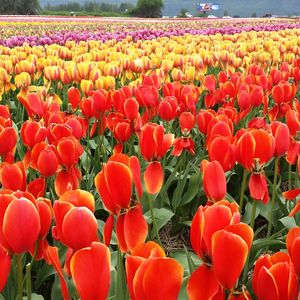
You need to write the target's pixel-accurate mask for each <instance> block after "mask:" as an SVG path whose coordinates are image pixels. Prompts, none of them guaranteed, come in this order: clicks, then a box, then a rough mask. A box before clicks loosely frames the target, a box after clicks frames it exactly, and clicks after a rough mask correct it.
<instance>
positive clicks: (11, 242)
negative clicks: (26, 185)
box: [0, 195, 41, 254]
mask: <svg viewBox="0 0 300 300" xmlns="http://www.w3.org/2000/svg"><path fill="white" fill-rule="evenodd" d="M2 196H3V195H2ZM7 199H9V202H8V205H7V206H6V208H5V209H4V211H1V213H2V214H3V215H2V216H1V217H0V225H1V226H0V228H1V231H2V233H1V235H2V237H3V239H4V241H5V244H3V245H4V246H5V247H7V249H8V250H9V251H11V252H12V253H15V254H22V253H24V252H27V251H29V249H30V248H31V247H32V246H33V245H34V243H35V242H36V240H37V239H38V236H39V233H40V230H41V222H40V216H39V212H38V209H37V207H36V206H35V204H34V203H33V202H32V201H30V200H28V199H27V198H24V197H21V198H20V199H18V198H16V197H14V196H13V197H10V198H7ZM4 204H5V203H4Z"/></svg>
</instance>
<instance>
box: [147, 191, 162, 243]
mask: <svg viewBox="0 0 300 300" xmlns="http://www.w3.org/2000/svg"><path fill="white" fill-rule="evenodd" d="M148 200H149V209H150V213H151V219H152V224H153V229H154V233H155V236H156V238H157V241H158V243H159V245H160V246H162V243H161V240H160V237H159V232H158V227H157V223H156V219H155V217H154V210H153V199H152V195H150V194H148ZM155 236H154V237H155Z"/></svg>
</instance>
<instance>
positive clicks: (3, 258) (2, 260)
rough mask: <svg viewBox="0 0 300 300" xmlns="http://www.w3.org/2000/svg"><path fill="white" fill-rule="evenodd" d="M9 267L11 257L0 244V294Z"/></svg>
mask: <svg viewBox="0 0 300 300" xmlns="http://www.w3.org/2000/svg"><path fill="white" fill-rule="evenodd" d="M10 267H11V257H10V256H9V254H8V252H7V251H6V250H5V249H4V248H3V247H2V246H1V244H0V269H1V276H0V292H1V291H2V290H3V289H4V288H5V285H6V281H7V279H8V276H9V273H10Z"/></svg>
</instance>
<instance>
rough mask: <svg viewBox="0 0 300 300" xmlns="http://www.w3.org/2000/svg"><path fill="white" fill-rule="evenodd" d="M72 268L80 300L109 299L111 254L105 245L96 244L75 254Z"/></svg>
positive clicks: (72, 259)
mask: <svg viewBox="0 0 300 300" xmlns="http://www.w3.org/2000/svg"><path fill="white" fill-rule="evenodd" d="M70 266H71V275H72V278H73V281H74V284H75V287H76V290H77V292H78V294H79V296H80V299H82V300H90V299H95V300H105V299H106V298H107V295H108V291H109V285H110V253H109V249H108V248H107V247H106V246H105V245H103V244H101V243H96V242H94V243H92V244H91V246H90V247H87V248H84V249H81V250H79V251H77V252H75V254H74V255H73V256H72V258H71V264H70ZM87 274H89V276H87Z"/></svg>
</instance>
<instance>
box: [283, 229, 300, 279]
mask: <svg viewBox="0 0 300 300" xmlns="http://www.w3.org/2000/svg"><path fill="white" fill-rule="evenodd" d="M286 247H287V249H288V252H289V255H290V257H291V260H292V263H293V265H294V267H295V272H296V274H297V275H298V277H300V257H299V251H300V227H294V228H291V229H290V230H289V232H288V234H287V237H286Z"/></svg>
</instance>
